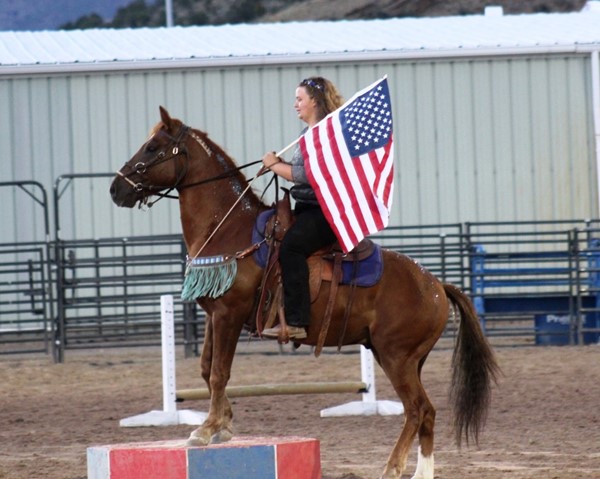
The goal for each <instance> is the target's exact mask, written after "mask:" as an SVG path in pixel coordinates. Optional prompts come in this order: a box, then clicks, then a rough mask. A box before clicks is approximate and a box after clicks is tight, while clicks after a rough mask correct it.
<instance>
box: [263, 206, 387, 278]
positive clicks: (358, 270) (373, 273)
mask: <svg viewBox="0 0 600 479" xmlns="http://www.w3.org/2000/svg"><path fill="white" fill-rule="evenodd" d="M274 213H275V209H270V210H266V211H263V212H262V213H260V214H259V215H258V217H257V218H256V223H255V224H254V229H253V230H252V242H253V243H259V242H260V241H262V240H263V239H264V238H265V227H266V224H267V221H269V218H271V216H273V214H274ZM268 254H269V248H268V245H267V243H266V242H265V243H263V244H261V245H260V248H258V249H257V250H256V251H255V252H254V254H253V256H254V261H256V264H258V266H260V267H261V268H264V267H265V266H266V265H267V259H268V258H267V256H268ZM382 273H383V261H382V257H381V246H379V245H378V244H376V245H375V249H374V250H373V253H372V254H371V255H369V256H368V257H367V258H365V259H363V260H361V261H359V262H358V264H357V265H356V266H355V265H354V262H353V261H344V262H343V263H342V284H351V283H352V282H353V280H354V283H356V286H362V287H369V286H374V285H376V284H377V282H378V281H379V280H380V279H381V275H382Z"/></svg>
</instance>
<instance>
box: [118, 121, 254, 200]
mask: <svg viewBox="0 0 600 479" xmlns="http://www.w3.org/2000/svg"><path fill="white" fill-rule="evenodd" d="M162 133H163V134H165V135H167V136H169V138H170V139H171V142H170V143H169V145H167V147H166V148H165V149H164V150H163V151H161V152H159V153H158V155H156V157H155V158H154V159H153V160H151V161H150V162H148V163H144V162H138V163H136V164H135V165H134V166H133V171H131V172H130V173H127V174H124V173H123V172H121V171H120V170H119V171H117V175H119V176H120V177H121V178H123V180H125V181H126V182H127V183H128V184H129V185H130V186H131V187H132V188H133V189H134V191H136V192H138V193H141V192H144V191H147V192H148V193H153V194H155V195H157V196H158V199H156V200H155V201H148V198H149V196H148V195H144V197H143V200H142V201H141V202H140V207H141V206H142V204H143V205H145V206H147V207H148V208H151V207H152V206H153V205H154V204H155V203H157V202H158V201H160V200H161V199H163V198H169V199H174V200H177V199H179V196H175V195H171V194H170V193H171V192H172V191H173V190H174V189H178V190H182V189H186V188H192V187H195V186H201V185H204V184H207V183H212V182H213V181H218V180H222V179H226V178H231V177H232V176H234V175H235V174H236V173H237V172H238V171H241V170H243V169H244V168H248V167H250V166H253V165H256V164H258V163H260V162H261V160H258V161H253V162H251V163H248V164H246V165H242V166H238V167H235V168H233V169H230V170H228V171H226V172H224V173H221V174H218V175H216V176H213V177H211V178H206V179H204V180H201V181H197V182H195V183H188V184H183V185H180V184H179V183H180V182H181V181H182V180H183V178H184V177H185V175H186V173H187V169H188V161H189V157H188V151H187V149H186V148H185V147H180V143H181V142H182V140H183V138H184V137H185V136H186V135H189V136H191V137H192V138H193V139H194V140H196V142H197V143H198V144H199V145H200V146H202V148H203V149H204V151H205V152H206V154H207V155H208V156H209V157H210V156H212V154H213V152H212V150H211V149H210V147H209V146H208V144H207V143H206V142H205V141H204V140H203V139H202V138H200V137H199V136H198V135H196V134H195V133H194V131H193V130H192V129H191V128H190V127H189V126H186V125H184V126H183V127H182V128H181V130H180V132H179V134H178V135H177V138H175V137H172V136H170V135H168V134H167V133H165V132H162ZM171 145H173V146H172V147H171ZM169 148H171V154H170V155H167V153H165V152H166V151H167V150H168V149H169ZM180 155H185V158H186V163H185V167H184V168H183V169H182V170H181V172H179V173H178V175H177V179H176V180H175V183H174V184H173V185H172V186H164V185H162V186H161V185H159V186H156V185H145V184H143V183H142V182H138V183H134V182H133V181H132V180H131V179H130V178H129V176H130V175H133V174H135V173H137V174H138V175H140V176H142V177H143V175H144V173H146V171H147V170H148V169H149V168H151V167H153V166H157V165H160V164H161V163H164V162H165V161H168V160H172V159H174V158H176V157H178V156H180ZM259 175H260V173H259ZM259 175H257V176H259ZM255 178H256V177H254V178H253V179H252V181H254V179H255ZM163 189H167V191H166V192H165V193H161V190H163ZM244 193H245V192H244Z"/></svg>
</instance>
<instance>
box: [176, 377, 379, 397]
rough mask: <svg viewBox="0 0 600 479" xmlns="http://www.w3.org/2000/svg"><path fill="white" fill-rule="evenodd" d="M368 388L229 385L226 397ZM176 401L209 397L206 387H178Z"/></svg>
mask: <svg viewBox="0 0 600 479" xmlns="http://www.w3.org/2000/svg"><path fill="white" fill-rule="evenodd" d="M367 390H368V387H367V385H366V384H365V383H363V382H360V381H349V382H325V383H294V384H285V383H283V384H254V385H249V386H229V387H228V388H227V389H226V391H225V392H226V393H227V396H228V397H232V398H234V397H250V396H277V395H286V394H330V393H364V392H366V391H367ZM176 398H177V401H189V400H194V399H210V393H209V391H208V389H206V388H202V389H180V390H179V391H177V393H176Z"/></svg>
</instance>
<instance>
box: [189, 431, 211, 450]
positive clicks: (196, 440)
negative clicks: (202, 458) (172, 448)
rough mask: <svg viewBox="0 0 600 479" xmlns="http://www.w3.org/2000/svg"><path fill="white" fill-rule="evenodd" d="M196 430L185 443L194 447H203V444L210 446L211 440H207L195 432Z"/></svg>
mask: <svg viewBox="0 0 600 479" xmlns="http://www.w3.org/2000/svg"><path fill="white" fill-rule="evenodd" d="M195 432H196V431H194V432H193V433H192V434H190V437H189V439H188V440H187V441H186V443H185V445H186V446H192V447H202V446H208V444H209V441H207V440H206V439H205V438H204V437H202V436H199V435H196V434H195Z"/></svg>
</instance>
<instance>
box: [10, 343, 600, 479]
mask: <svg viewBox="0 0 600 479" xmlns="http://www.w3.org/2000/svg"><path fill="white" fill-rule="evenodd" d="M450 347H451V344H450V343H448V344H446V345H444V344H443V343H441V344H440V346H438V347H437V348H436V349H435V350H434V351H433V353H432V354H431V356H430V357H429V359H428V361H427V363H426V365H425V368H424V371H423V380H424V384H425V387H426V389H427V391H428V393H429V395H430V397H431V399H432V401H433V403H434V404H435V406H436V408H437V411H438V415H437V427H436V450H435V462H436V478H444V479H450V478H458V479H461V478H471V477H472V478H478V479H491V478H494V479H496V478H511V479H521V478H522V479H525V478H527V479H529V478H536V479H546V478H547V479H553V478H559V477H560V478H561V479H562V478H565V477H568V478H570V479H577V478H586V479H591V478H600V346H597V345H592V346H580V347H557V346H555V347H540V346H538V347H534V346H529V347H518V348H507V347H503V348H496V354H497V357H498V360H499V363H500V366H501V368H502V370H503V373H504V376H503V378H501V381H500V383H499V385H498V386H497V387H496V388H495V390H494V396H493V403H492V409H491V411H490V415H489V418H488V422H487V427H486V429H485V431H484V433H483V436H482V437H481V440H480V444H479V447H463V448H462V449H461V450H458V449H457V447H456V445H455V444H454V441H453V439H452V434H451V429H450V426H449V423H450V420H451V416H450V410H449V407H448V403H447V399H446V393H447V388H448V378H449V372H450V358H451V354H452V351H451V349H450ZM279 353H280V350H279V347H278V346H277V344H276V343H275V342H268V341H253V342H250V343H245V342H244V343H240V345H239V347H238V354H237V356H236V359H235V361H234V368H233V371H232V379H231V382H230V384H238V385H242V384H261V383H273V382H303V381H311V380H322V381H345V380H348V381H355V380H360V357H359V354H358V349H357V348H347V349H345V350H343V352H342V354H338V353H337V352H336V351H335V350H331V351H326V352H324V354H322V355H321V356H320V357H319V358H315V357H314V356H313V355H312V354H311V350H310V349H308V348H301V349H300V350H299V351H298V352H296V353H291V352H290V349H289V348H284V353H285V354H279ZM178 355H179V356H178V358H177V387H178V388H179V389H186V388H194V387H198V386H201V385H202V384H201V379H200V377H199V361H198V359H197V358H188V359H185V358H183V355H182V354H181V353H178ZM161 382H162V379H161V359H160V349H158V348H138V349H130V350H114V349H110V350H94V351H85V352H83V351H68V352H67V355H66V362H65V363H64V364H59V365H56V364H53V363H52V361H51V358H50V357H48V356H44V355H35V356H33V355H32V356H24V355H23V356H0V406H1V407H0V478H3V479H36V478H40V479H41V478H43V479H82V478H85V477H86V475H87V465H86V449H87V448H88V447H89V446H92V445H101V444H115V443H123V442H133V441H151V440H171V439H183V438H186V437H187V436H188V435H189V433H190V431H191V430H192V429H193V426H172V427H144V428H122V427H120V426H119V420H120V419H122V418H125V417H129V416H132V415H136V414H140V413H143V412H147V411H150V410H155V409H161V408H162V389H161V388H162V384H161ZM376 387H377V398H378V399H390V400H395V399H396V398H395V396H394V394H393V392H392V390H391V387H390V386H389V384H388V382H387V380H386V379H385V377H384V376H383V374H382V372H381V370H380V369H379V368H378V367H377V381H376ZM359 399H360V395H356V394H352V393H344V394H321V395H297V396H272V397H250V398H238V399H234V400H233V402H234V414H235V423H234V424H235V427H236V435H238V436H248V435H252V436H265V435H273V436H285V435H293V436H304V437H312V438H317V439H318V440H319V441H320V445H321V462H322V472H323V478H324V479H342V478H343V479H359V478H360V479H363V478H364V479H366V478H377V477H379V474H380V473H381V471H382V469H383V466H384V464H385V461H386V459H387V456H388V454H389V452H390V451H391V449H392V447H393V444H394V442H395V441H396V439H397V436H398V434H399V431H400V427H401V422H402V418H401V417H398V416H386V417H381V416H370V417H362V416H359V417H343V418H321V417H320V415H319V412H320V410H321V409H323V408H327V407H331V406H335V405H339V404H343V403H346V402H349V401H353V400H359ZM181 407H182V408H185V409H195V410H199V411H206V410H207V407H208V402H207V401H206V400H201V401H186V402H185V403H183V405H182V406H181ZM415 462H416V445H415V446H414V448H413V453H412V454H411V457H410V460H409V467H408V470H407V471H406V473H405V475H404V476H403V477H407V478H409V477H411V475H412V473H413V472H414V467H415Z"/></svg>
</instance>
